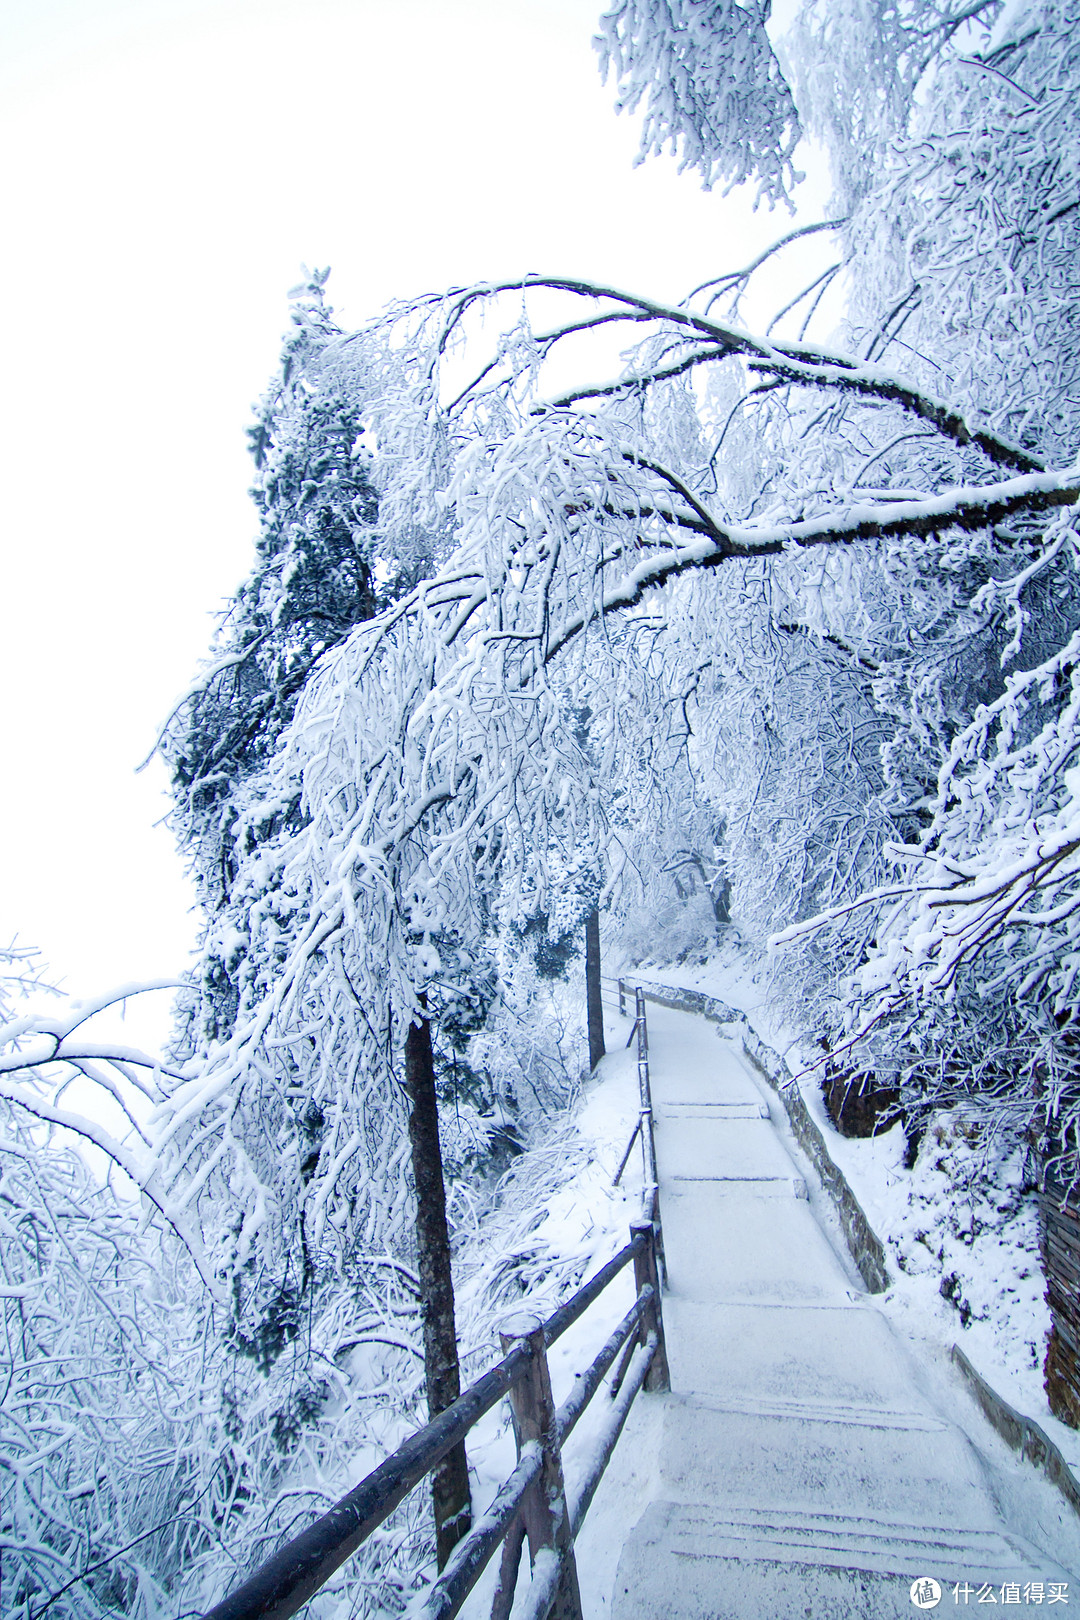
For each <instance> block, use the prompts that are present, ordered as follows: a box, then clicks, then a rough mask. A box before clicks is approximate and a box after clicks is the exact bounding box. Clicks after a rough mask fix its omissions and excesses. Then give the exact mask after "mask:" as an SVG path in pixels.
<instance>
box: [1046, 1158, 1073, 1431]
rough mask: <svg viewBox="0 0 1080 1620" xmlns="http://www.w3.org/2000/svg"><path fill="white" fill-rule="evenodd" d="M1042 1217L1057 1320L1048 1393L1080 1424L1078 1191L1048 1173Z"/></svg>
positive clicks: (1066, 1419)
mask: <svg viewBox="0 0 1080 1620" xmlns="http://www.w3.org/2000/svg"><path fill="white" fill-rule="evenodd" d="M1039 1216H1040V1221H1041V1226H1042V1251H1043V1268H1044V1270H1045V1272H1046V1301H1047V1304H1048V1305H1049V1306H1050V1316H1051V1319H1052V1322H1053V1326H1052V1328H1051V1330H1050V1344H1049V1347H1048V1349H1047V1352H1046V1394H1047V1399H1048V1400H1049V1402H1050V1410H1051V1412H1053V1414H1054V1416H1055V1417H1056V1418H1059V1419H1060V1420H1061V1422H1062V1423H1067V1424H1069V1426H1070V1428H1073V1429H1080V1195H1078V1193H1077V1191H1076V1189H1072V1190H1071V1191H1070V1190H1069V1189H1067V1188H1065V1187H1062V1186H1060V1185H1058V1184H1057V1183H1056V1182H1054V1181H1053V1180H1051V1179H1049V1178H1048V1179H1047V1182H1046V1184H1045V1186H1044V1187H1043V1189H1042V1192H1041V1193H1040V1195H1039Z"/></svg>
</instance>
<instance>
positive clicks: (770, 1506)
mask: <svg viewBox="0 0 1080 1620" xmlns="http://www.w3.org/2000/svg"><path fill="white" fill-rule="evenodd" d="M648 1020H649V1044H650V1056H651V1072H652V1087H653V1104H654V1112H655V1117H656V1130H657V1157H658V1163H659V1174H660V1197H661V1208H662V1215H663V1225H664V1242H665V1249H666V1254H667V1263H668V1275H669V1286H668V1291H667V1293H666V1294H665V1298H664V1317H665V1326H666V1333H667V1344H668V1357H669V1361H670V1365H671V1381H672V1393H671V1394H670V1395H669V1396H654V1397H647V1398H646V1399H645V1400H644V1401H639V1402H638V1403H637V1408H636V1410H635V1414H634V1415H633V1416H632V1419H631V1423H630V1424H629V1425H628V1427H627V1431H626V1433H625V1435H624V1438H623V1440H622V1441H621V1442H620V1445H619V1448H618V1450H617V1451H616V1455H615V1457H614V1459H613V1461H612V1465H611V1469H610V1471H609V1477H608V1478H607V1479H606V1480H605V1482H604V1486H603V1487H602V1490H603V1491H604V1492H605V1493H606V1498H607V1508H606V1510H605V1508H604V1504H603V1502H602V1501H601V1500H600V1499H598V1503H597V1507H598V1509H599V1510H600V1513H599V1516H598V1517H599V1519H601V1520H602V1521H603V1530H602V1531H601V1525H600V1524H599V1523H598V1525H597V1532H598V1533H604V1534H607V1535H609V1536H610V1534H611V1526H612V1525H613V1524H614V1523H616V1522H618V1521H620V1520H621V1522H622V1526H623V1535H621V1536H620V1540H621V1542H622V1550H621V1555H620V1557H619V1560H618V1566H617V1569H616V1571H615V1575H614V1583H613V1586H614V1589H613V1591H612V1592H611V1596H610V1599H609V1602H610V1610H609V1612H610V1613H611V1614H612V1615H613V1616H614V1617H615V1620H653V1617H655V1620H661V1617H663V1620H746V1617H750V1616H757V1615H761V1616H769V1617H771V1620H789V1617H790V1620H796V1617H797V1620H805V1617H812V1620H833V1617H836V1620H840V1617H844V1620H848V1617H858V1620H863V1617H865V1620H890V1617H892V1616H901V1615H911V1614H914V1613H916V1612H918V1609H917V1608H916V1607H915V1606H914V1605H913V1602H912V1597H911V1586H912V1582H913V1581H915V1580H916V1579H919V1578H922V1577H932V1578H933V1579H934V1580H936V1581H937V1582H938V1583H939V1585H940V1587H941V1588H942V1598H941V1602H940V1604H939V1605H938V1607H939V1612H949V1611H954V1612H955V1610H956V1609H957V1608H958V1607H964V1606H968V1605H974V1604H977V1603H979V1602H981V1603H984V1604H985V1603H988V1602H994V1603H995V1604H1010V1605H1011V1604H1013V1603H1016V1604H1017V1605H1019V1606H1028V1605H1030V1604H1032V1603H1035V1604H1036V1605H1039V1604H1044V1605H1049V1603H1050V1602H1051V1601H1052V1598H1053V1596H1056V1597H1057V1600H1058V1601H1059V1602H1066V1603H1067V1602H1069V1601H1071V1602H1073V1603H1075V1604H1080V1579H1077V1577H1075V1576H1073V1575H1070V1573H1069V1570H1068V1569H1067V1568H1066V1567H1065V1564H1064V1562H1063V1560H1064V1559H1070V1560H1072V1561H1074V1562H1075V1559H1074V1558H1073V1554H1072V1552H1071V1550H1070V1546H1071V1545H1075V1541H1074V1538H1073V1537H1072V1536H1071V1535H1070V1536H1058V1537H1056V1538H1055V1537H1054V1533H1053V1532H1054V1524H1053V1523H1052V1522H1051V1520H1053V1519H1056V1516H1055V1515H1046V1516H1045V1522H1044V1523H1043V1526H1042V1527H1043V1529H1044V1530H1045V1534H1042V1535H1040V1537H1039V1539H1040V1542H1041V1543H1042V1545H1040V1546H1036V1545H1034V1544H1033V1541H1032V1540H1030V1539H1027V1536H1025V1535H1024V1534H1021V1533H1020V1532H1019V1531H1018V1529H1017V1528H1016V1527H1015V1524H1010V1523H1008V1522H1006V1514H1007V1512H1008V1509H1007V1508H1006V1510H1005V1512H1003V1510H1002V1506H1001V1502H1002V1500H1003V1496H1002V1492H1001V1490H1000V1489H999V1487H998V1485H997V1483H996V1482H995V1479H996V1477H995V1475H994V1472H993V1470H992V1469H990V1468H988V1466H987V1464H986V1460H985V1457H984V1455H983V1453H982V1451H981V1449H980V1447H979V1445H977V1444H973V1443H972V1439H971V1437H970V1425H965V1427H966V1428H967V1429H968V1432H965V1431H964V1430H962V1429H961V1428H960V1427H958V1426H957V1425H956V1424H955V1423H954V1422H953V1421H952V1420H951V1417H950V1414H949V1413H948V1412H947V1411H943V1410H941V1409H939V1403H938V1402H937V1401H936V1400H935V1397H934V1395H933V1394H932V1393H931V1392H930V1391H929V1389H928V1387H927V1385H926V1382H925V1380H923V1379H922V1378H921V1377H920V1376H919V1370H918V1368H917V1366H916V1365H915V1364H914V1363H913V1361H912V1360H911V1358H910V1356H909V1354H908V1353H907V1351H906V1348H905V1346H904V1345H903V1344H902V1343H901V1342H900V1340H899V1339H898V1338H897V1336H896V1334H895V1332H894V1331H893V1329H892V1327H891V1325H890V1324H889V1323H888V1322H887V1321H886V1319H885V1317H884V1316H883V1315H882V1314H881V1313H880V1312H879V1311H878V1310H877V1309H875V1307H874V1305H873V1304H872V1302H871V1298H872V1297H871V1296H870V1295H868V1294H866V1293H864V1292H862V1290H861V1287H860V1285H859V1284H858V1283H857V1282H855V1281H854V1280H853V1277H852V1275H851V1274H850V1273H849V1271H848V1270H847V1269H846V1268H845V1265H844V1263H843V1262H842V1260H841V1258H840V1257H839V1255H838V1253H837V1252H836V1250H835V1249H834V1247H833V1246H832V1243H831V1241H830V1239H829V1237H828V1236H827V1235H826V1233H825V1231H824V1229H823V1227H822V1226H821V1225H820V1224H819V1223H818V1220H817V1219H816V1217H815V1215H814V1212H813V1210H812V1208H811V1204H810V1201H809V1200H808V1198H807V1188H806V1184H805V1181H804V1179H803V1174H804V1172H803V1171H802V1170H801V1169H800V1168H799V1166H798V1165H797V1164H796V1162H795V1161H794V1159H793V1158H792V1156H791V1153H790V1152H789V1150H788V1146H787V1144H786V1142H785V1140H784V1137H783V1135H782V1133H781V1132H780V1131H779V1130H778V1129H777V1126H776V1123H775V1122H774V1121H773V1119H772V1118H771V1117H770V1107H769V1100H768V1098H767V1097H766V1096H765V1095H764V1094H763V1092H762V1090H761V1089H760V1088H759V1084H758V1082H757V1081H756V1080H755V1078H754V1077H753V1075H752V1073H751V1071H750V1070H749V1068H748V1067H747V1066H746V1064H745V1061H744V1059H743V1058H742V1057H741V1055H740V1054H739V1053H738V1052H737V1050H736V1048H735V1047H734V1045H733V1044H732V1043H730V1042H728V1041H724V1040H722V1039H721V1038H719V1036H718V1034H717V1032H716V1031H715V1029H714V1028H712V1027H711V1026H710V1025H708V1024H707V1023H706V1022H705V1021H704V1020H703V1019H701V1018H698V1017H696V1016H695V1015H693V1014H688V1013H680V1012H674V1011H670V1010H668V1009H665V1008H657V1007H652V1006H650V1008H649V1013H648ZM772 1106H773V1108H774V1109H775V1107H776V1103H775V1099H774V1100H773V1104H772ZM987 1443H988V1447H989V1448H991V1449H992V1446H993V1443H994V1442H993V1440H992V1438H991V1436H990V1431H989V1429H987ZM1015 1467H1016V1468H1018V1469H1022V1468H1023V1467H1024V1465H1023V1464H1020V1463H1017V1464H1015ZM1025 1528H1026V1529H1027V1530H1028V1531H1029V1532H1030V1529H1031V1519H1030V1515H1028V1516H1027V1521H1026V1525H1025ZM589 1541H590V1538H589V1537H588V1535H586V1537H584V1538H583V1543H582V1547H581V1557H582V1558H583V1559H587V1558H588V1557H589V1555H590V1554H589ZM594 1545H595V1542H594ZM954 1589H955V1592H954ZM988 1592H989V1593H992V1596H988V1595H987V1594H988ZM589 1620H595V1617H593V1616H590V1617H589Z"/></svg>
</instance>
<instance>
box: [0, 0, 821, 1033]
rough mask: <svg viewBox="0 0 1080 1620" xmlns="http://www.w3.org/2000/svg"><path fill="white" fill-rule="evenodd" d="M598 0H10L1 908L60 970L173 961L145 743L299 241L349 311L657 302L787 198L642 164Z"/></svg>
mask: <svg viewBox="0 0 1080 1620" xmlns="http://www.w3.org/2000/svg"><path fill="white" fill-rule="evenodd" d="M600 7H601V0H0V151H2V153H3V154H4V156H3V164H2V177H0V187H2V191H0V229H2V232H3V249H2V251H0V276H2V278H3V282H4V284H5V285H4V295H5V296H4V300H3V308H4V310H5V312H6V322H5V326H6V330H5V336H4V340H3V355H4V380H3V387H2V390H0V412H2V414H3V421H2V424H0V457H2V463H3V499H2V503H0V525H2V535H3V541H2V544H3V556H4V566H3V579H4V603H3V608H4V611H3V632H2V636H0V694H2V702H3V753H2V758H3V761H4V782H3V791H2V793H0V851H2V857H0V859H2V875H0V934H2V935H4V936H5V940H6V939H7V938H10V937H11V936H12V935H16V934H17V935H18V937H19V939H20V941H21V942H23V943H26V944H34V945H37V946H39V947H40V948H41V950H42V952H43V953H44V956H45V957H46V959H47V961H48V963H49V965H50V968H51V972H52V974H53V976H54V977H55V978H56V979H59V980H61V981H62V982H63V983H64V985H65V986H66V987H67V988H68V989H69V990H70V991H71V992H72V993H73V994H75V995H78V996H89V995H96V994H98V993H99V992H101V991H103V990H106V989H108V988H109V987H110V986H111V985H113V984H117V983H124V982H130V981H132V980H146V979H151V978H158V977H164V976H168V975H171V974H176V973H177V972H179V971H180V970H181V969H182V968H183V967H184V966H185V964H186V963H187V962H188V960H189V953H190V951H191V948H192V946H193V944H194V940H195V932H196V923H195V918H194V915H193V913H192V911H191V906H192V896H191V893H190V890H189V888H188V885H187V882H186V879H185V877H184V874H183V869H182V865H181V863H180V861H179V860H178V858H177V856H176V855H175V853H174V851H173V847H172V843H171V839H170V835H169V833H168V830H167V829H166V828H164V827H163V826H162V825H160V818H161V817H162V815H163V814H164V812H165V810H166V808H167V801H166V799H165V797H164V792H163V789H164V777H163V773H162V772H161V771H160V769H159V768H158V767H156V766H155V767H153V768H152V769H150V770H148V771H147V772H145V773H143V774H142V775H140V776H136V775H135V774H134V772H135V766H136V765H137V764H138V762H139V760H140V759H141V758H142V757H143V756H144V755H145V754H146V753H147V751H148V749H149V748H150V746H151V744H152V742H153V739H154V736H155V731H156V727H157V725H158V724H159V723H160V721H161V720H162V719H163V718H164V716H165V715H166V714H167V713H168V711H169V709H170V707H171V704H172V702H173V700H174V698H175V697H176V696H177V694H178V693H179V692H180V691H182V690H183V689H184V688H185V687H186V686H187V685H188V683H189V681H190V679H191V676H192V674H193V671H194V669H195V667H196V665H197V662H198V660H199V658H200V657H201V656H202V655H203V653H204V652H205V651H206V648H207V645H208V641H209V637H210V633H211V628H212V614H213V613H214V611H215V609H216V608H217V607H218V606H219V604H220V603H221V601H222V599H223V598H224V597H226V596H227V595H228V594H229V593H230V592H231V591H232V590H233V589H234V588H235V587H236V585H237V584H238V582H239V581H240V579H241V578H242V576H243V575H244V573H245V572H246V570H247V567H248V565H249V559H250V547H251V541H252V538H253V535H254V521H253V512H252V509H251V507H250V505H249V502H248V499H247V493H246V492H247V487H248V483H249V471H250V469H249V463H248V459H247V455H246V450H245V440H244V431H243V430H244V427H245V425H246V423H247V422H248V420H249V419H250V414H251V404H252V402H253V401H254V400H255V399H256V398H257V396H258V395H259V394H260V393H261V392H262V391H263V389H264V388H265V387H266V384H267V382H268V380H269V377H270V374H271V372H272V371H273V368H274V366H275V364H276V360H277V354H278V348H279V341H280V337H281V334H282V332H283V330H284V328H285V324H286V293H287V290H288V288H289V287H290V286H292V285H293V284H294V283H295V282H296V281H297V279H298V277H299V273H300V267H301V265H304V264H306V265H326V264H329V265H331V266H332V267H333V274H332V277H331V281H330V295H331V301H332V303H333V304H334V306H335V308H336V309H337V311H338V313H339V315H341V316H342V317H343V318H344V319H345V320H346V321H352V322H355V323H359V322H360V321H362V320H363V319H364V318H365V317H366V316H368V315H370V314H373V313H375V312H376V311H377V310H378V309H379V308H380V307H381V306H382V305H383V304H384V303H386V302H387V301H388V300H389V299H391V298H393V297H398V296H402V295H406V294H410V293H417V292H421V291H425V290H428V289H431V288H440V287H442V286H444V285H447V284H449V283H451V282H462V281H469V280H473V279H478V278H485V279H486V278H492V277H498V276H503V275H507V274H516V273H519V272H522V271H526V270H542V271H557V272H569V273H575V274H582V275H587V276H593V277H597V278H603V279H605V280H607V281H609V282H614V283H615V284H616V285H623V286H630V287H633V288H635V289H639V290H641V291H643V292H649V293H652V294H654V295H659V296H661V297H666V298H671V299H677V298H678V297H680V296H682V295H683V294H684V293H685V292H686V291H688V290H689V288H690V287H692V286H693V285H694V284H695V283H697V282H699V281H702V280H704V279H705V278H706V277H707V276H709V275H712V274H715V273H716V272H717V271H719V270H721V269H725V268H730V267H732V266H734V265H736V264H739V263H743V262H745V261H746V260H747V259H748V258H749V257H751V256H752V254H753V253H754V252H755V251H756V250H757V248H759V247H760V246H762V245H764V244H765V243H767V242H768V241H771V240H772V239H773V238H774V237H776V236H777V235H780V234H782V232H783V231H784V230H786V229H789V228H790V223H791V222H790V220H789V219H788V217H787V215H786V214H779V213H774V214H772V215H771V216H770V215H769V214H768V213H766V212H764V211H763V212H762V213H761V214H760V215H756V216H755V215H753V214H752V213H751V211H750V208H749V205H748V203H746V202H744V201H742V200H740V199H738V198H731V199H728V200H727V201H722V200H721V199H720V198H719V196H718V195H716V194H713V195H711V196H710V195H706V194H705V193H703V192H702V191H701V189H700V186H699V183H698V181H697V180H696V179H695V178H694V177H693V176H692V175H689V174H687V175H683V176H682V177H679V176H677V174H676V170H675V165H674V163H673V162H671V161H670V160H668V159H666V158H665V159H663V160H659V161H658V160H655V159H653V160H650V162H649V163H647V164H645V165H644V166H643V167H639V168H636V169H635V168H633V167H632V160H633V157H634V155H635V152H636V149H637V138H638V127H637V121H636V120H631V119H629V118H627V117H626V116H625V115H624V116H623V117H621V118H616V116H615V115H614V112H613V110H612V103H613V91H612V88H611V87H610V86H608V87H606V88H605V87H604V86H602V85H601V83H600V79H599V75H598V72H597V66H596V58H595V54H594V52H593V51H592V49H591V47H590V38H591V36H592V34H593V32H594V31H595V24H596V18H597V15H598V13H599V10H600ZM819 206H820V205H819ZM807 209H808V212H806V214H805V217H808V218H809V217H818V216H817V215H816V214H815V213H814V205H813V202H812V201H811V202H810V203H808V204H807ZM159 999H160V998H159ZM163 1014H164V1007H163V1006H162V1009H161V1013H159V1015H157V1019H156V1025H157V1029H160V1028H162V1027H163ZM155 1032H156V1030H155V1020H154V1018H153V1017H151V1018H150V1019H149V1022H147V1021H146V1020H145V1019H144V1020H139V1021H137V1027H136V1034H140V1035H145V1036H146V1037H147V1038H152V1037H153V1035H154V1033H155ZM130 1038H131V1037H130V1033H129V1039H130Z"/></svg>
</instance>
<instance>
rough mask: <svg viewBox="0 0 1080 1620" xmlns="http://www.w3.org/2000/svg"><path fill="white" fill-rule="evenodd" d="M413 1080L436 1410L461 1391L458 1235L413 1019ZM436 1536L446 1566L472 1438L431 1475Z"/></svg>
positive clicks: (467, 1514)
mask: <svg viewBox="0 0 1080 1620" xmlns="http://www.w3.org/2000/svg"><path fill="white" fill-rule="evenodd" d="M405 1088H406V1091H407V1092H408V1096H409V1145H410V1147H411V1148H412V1167H413V1182H414V1184H415V1187H416V1247H417V1250H418V1251H419V1257H420V1296H421V1311H422V1315H423V1322H424V1378H425V1382H426V1385H427V1401H428V1416H429V1418H434V1417H438V1415H439V1413H440V1412H443V1411H445V1410H446V1408H447V1407H448V1406H449V1405H450V1404H451V1403H452V1402H453V1401H456V1400H457V1398H458V1396H459V1395H460V1393H461V1374H460V1369H459V1367H458V1350H457V1330H456V1326H455V1323H454V1283H453V1278H452V1277H451V1274H450V1237H449V1234H448V1232H447V1229H446V1189H445V1187H444V1185H443V1166H442V1149H441V1148H440V1146H439V1110H438V1104H437V1102H436V1098H435V1063H434V1060H433V1057H432V1052H431V1025H430V1023H429V1022H428V1020H427V1019H426V1018H421V1019H420V1021H419V1023H415V1024H411V1025H410V1027H409V1032H408V1034H407V1035H406V1037H405ZM431 1493H432V1500H433V1503H434V1508H435V1544H436V1555H437V1557H438V1562H439V1568H440V1569H443V1568H444V1567H445V1564H446V1561H447V1559H448V1558H449V1556H450V1554H451V1552H452V1551H453V1549H454V1547H455V1546H456V1544H457V1543H458V1542H459V1541H460V1540H461V1538H462V1536H463V1535H465V1533H466V1532H467V1530H468V1529H469V1525H470V1524H471V1522H472V1510H471V1504H470V1501H469V1465H468V1461H467V1459H466V1456H465V1443H464V1441H462V1442H461V1443H460V1444H459V1445H457V1446H455V1447H454V1449H453V1450H452V1451H451V1452H449V1453H448V1454H447V1455H446V1456H445V1457H444V1458H443V1460H442V1462H441V1463H440V1464H439V1465H438V1467H437V1468H436V1469H435V1471H434V1473H433V1474H432V1476H431Z"/></svg>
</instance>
